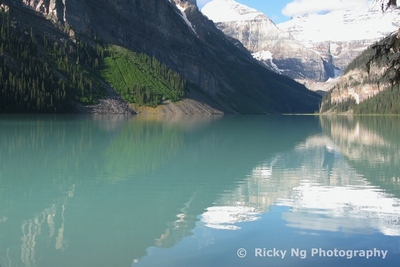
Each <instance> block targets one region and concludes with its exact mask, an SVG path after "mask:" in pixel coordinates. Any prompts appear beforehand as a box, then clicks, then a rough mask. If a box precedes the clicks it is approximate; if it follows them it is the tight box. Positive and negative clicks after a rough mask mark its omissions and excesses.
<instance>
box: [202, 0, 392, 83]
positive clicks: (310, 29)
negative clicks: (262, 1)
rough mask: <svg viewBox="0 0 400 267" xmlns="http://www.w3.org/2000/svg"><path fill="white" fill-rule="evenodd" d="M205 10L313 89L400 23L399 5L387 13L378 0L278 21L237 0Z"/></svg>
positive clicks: (224, 28)
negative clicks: (368, 3)
mask: <svg viewBox="0 0 400 267" xmlns="http://www.w3.org/2000/svg"><path fill="white" fill-rule="evenodd" d="M221 10H224V12H221ZM201 11H202V12H203V13H204V14H205V15H206V16H207V17H209V18H210V19H212V20H213V21H214V23H215V24H216V26H217V27H218V28H219V29H221V30H222V31H223V32H225V33H226V34H227V35H229V36H232V37H234V38H237V39H238V40H240V41H241V42H242V43H243V45H244V46H245V47H246V48H247V49H249V51H251V52H252V53H253V56H254V57H255V58H257V59H259V60H260V61H261V62H263V63H265V64H266V65H268V66H269V68H270V69H272V70H275V71H276V72H279V73H282V74H284V75H287V76H289V77H291V78H293V79H296V80H297V81H299V82H301V83H305V84H307V87H308V88H313V90H318V89H323V90H327V89H329V88H330V87H331V86H332V84H331V80H332V79H330V78H336V77H338V76H340V75H341V73H342V72H343V70H344V69H345V68H346V66H347V65H348V64H349V63H350V62H351V60H353V59H354V58H355V57H356V56H358V55H359V54H360V53H361V52H362V51H363V50H364V49H366V48H367V47H368V46H369V45H372V44H373V43H374V42H376V41H378V40H380V39H382V38H383V37H385V36H387V35H388V34H389V33H391V32H393V31H395V30H397V29H398V28H399V26H400V16H399V11H398V10H393V11H388V12H387V13H385V14H383V13H382V11H381V9H380V6H379V5H378V4H376V3H371V4H370V5H369V6H366V7H364V8H360V9H357V10H338V11H332V12H329V13H325V14H308V15H303V16H296V17H293V18H292V19H291V20H289V21H288V22H285V23H281V24H278V25H275V24H274V23H273V22H272V21H271V20H270V19H269V18H268V17H267V16H266V15H264V14H262V13H261V12H259V11H257V10H255V9H252V8H249V7H247V6H245V5H242V4H239V3H237V2H235V1H233V0H213V1H211V2H209V3H208V4H206V5H205V6H204V7H203V8H202V10H201ZM326 81H328V82H327V83H325V82H326ZM321 82H322V83H321Z"/></svg>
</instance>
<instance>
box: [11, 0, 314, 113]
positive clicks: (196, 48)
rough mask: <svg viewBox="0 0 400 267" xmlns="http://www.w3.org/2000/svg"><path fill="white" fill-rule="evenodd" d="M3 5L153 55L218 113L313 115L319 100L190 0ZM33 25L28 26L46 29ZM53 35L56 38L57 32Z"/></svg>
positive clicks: (43, 0) (41, 0) (52, 0)
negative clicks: (267, 64) (273, 69)
mask: <svg viewBox="0 0 400 267" xmlns="http://www.w3.org/2000/svg"><path fill="white" fill-rule="evenodd" d="M5 2H6V3H8V4H9V5H11V6H13V7H14V8H16V10H18V12H20V13H21V12H27V10H28V11H29V10H31V11H33V12H34V13H35V14H38V15H40V16H43V17H45V18H47V19H48V20H50V21H52V22H53V24H54V25H56V26H57V27H58V29H61V31H63V32H65V31H69V33H70V35H73V34H81V35H85V36H87V37H90V38H100V39H101V40H103V41H104V42H108V43H112V44H118V45H122V46H125V47H127V48H129V49H131V50H133V51H138V52H144V53H146V54H148V55H150V56H153V57H155V58H157V59H158V60H160V61H161V62H162V63H164V64H166V65H167V66H168V67H170V68H171V69H173V70H175V71H177V72H179V73H180V74H181V75H182V76H183V77H184V78H186V80H187V81H188V83H189V84H190V85H191V89H190V92H189V94H188V97H191V96H192V95H198V94H200V95H202V99H208V101H209V104H210V105H212V106H213V107H214V108H217V109H219V110H221V111H223V112H228V113H237V112H238V113H271V112H272V113H274V112H312V111H313V110H315V108H316V107H317V106H318V102H319V101H320V99H319V97H318V96H317V95H315V94H314V93H312V92H310V91H309V90H307V89H306V88H305V87H304V86H302V85H300V84H298V83H295V82H293V81H291V80H290V79H287V78H285V77H283V76H280V75H276V74H274V73H272V72H270V71H267V70H266V69H265V68H263V67H262V66H261V65H260V64H259V63H258V62H257V61H256V60H254V59H253V58H252V56H251V55H250V53H249V52H248V51H247V50H245V49H244V48H243V47H240V45H239V47H237V46H235V45H234V43H233V42H234V40H232V39H231V38H228V37H226V36H225V35H224V34H223V33H222V32H221V31H219V30H218V29H216V28H215V26H214V24H213V23H212V21H210V20H208V19H207V18H206V17H204V16H203V15H202V14H201V13H200V12H199V10H198V9H197V6H196V5H195V1H193V0H191V1H178V0H176V1H168V0H146V1H144V0H127V1H122V0H96V1H94V0H81V1H78V0H20V1H17V2H15V1H5ZM27 23H29V22H27ZM38 23H39V22H38ZM39 24H40V23H39ZM39 24H36V25H35V24H32V26H33V27H35V28H36V29H37V30H42V31H46V29H44V28H43V25H44V24H40V25H39ZM51 33H52V36H53V38H55V39H57V38H58V37H57V36H58V35H57V32H56V31H53V30H52V31H51ZM191 92H192V93H193V94H192V93H191Z"/></svg>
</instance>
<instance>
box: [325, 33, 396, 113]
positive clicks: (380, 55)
mask: <svg viewBox="0 0 400 267" xmlns="http://www.w3.org/2000/svg"><path fill="white" fill-rule="evenodd" d="M398 44H399V39H398V37H397V34H392V35H390V36H388V37H386V38H384V39H382V40H381V41H379V42H377V43H376V44H374V45H373V46H371V47H369V48H368V49H366V50H364V51H363V52H362V53H361V54H360V55H359V56H358V57H356V58H355V59H354V60H353V61H352V62H351V63H350V64H349V66H348V67H347V68H346V70H345V73H344V74H343V75H342V76H341V77H340V78H339V79H338V81H337V83H336V84H335V85H334V87H333V88H332V89H331V90H330V91H329V92H328V93H327V94H326V96H325V98H324V100H323V102H322V104H321V111H322V112H336V110H335V108H336V105H338V104H343V105H346V103H348V102H350V101H352V102H354V103H355V104H360V103H361V102H363V101H365V100H368V99H370V98H372V97H374V96H376V95H377V94H379V93H381V92H382V91H384V90H386V89H388V88H390V87H391V85H392V82H391V79H392V78H393V77H392V76H391V74H392V73H393V71H395V70H396V65H395V64H394V62H396V60H397V59H398V58H399V56H400V50H399V49H398ZM392 67H395V68H394V69H393V68H392ZM388 70H390V71H388ZM381 104H382V105H384V104H385V103H381ZM349 108H350V107H347V109H349ZM346 111H347V110H346Z"/></svg>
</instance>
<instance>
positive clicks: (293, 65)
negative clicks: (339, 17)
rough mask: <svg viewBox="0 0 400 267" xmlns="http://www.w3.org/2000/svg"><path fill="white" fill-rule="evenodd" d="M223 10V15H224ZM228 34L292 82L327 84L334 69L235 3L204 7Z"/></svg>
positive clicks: (224, 1) (225, 1)
mask: <svg viewBox="0 0 400 267" xmlns="http://www.w3.org/2000/svg"><path fill="white" fill-rule="evenodd" d="M222 10H223V12H222ZM201 11H202V13H203V14H205V15H206V16H207V17H208V18H210V19H211V20H213V21H214V23H215V25H216V26H217V28H219V29H220V30H222V31H223V32H224V33H225V34H226V35H228V36H230V37H232V38H235V39H238V40H239V41H240V42H241V43H242V44H243V45H244V46H245V47H246V48H247V49H248V50H249V51H250V52H251V53H252V54H253V56H254V57H255V58H256V59H258V60H259V61H261V62H263V63H264V64H265V65H266V66H268V68H269V69H271V70H273V71H276V72H278V73H280V74H283V75H286V76H289V77H291V78H293V79H311V80H314V81H326V80H327V79H328V78H330V77H333V76H334V71H333V66H332V65H330V63H329V61H328V60H329V58H328V60H326V59H324V58H322V57H321V55H319V54H318V53H316V52H315V51H313V50H311V49H309V48H306V47H305V46H304V45H303V44H301V43H300V42H299V41H296V40H295V39H294V38H293V37H292V36H291V35H290V34H289V33H288V32H286V31H284V30H281V29H279V28H278V27H277V26H276V25H275V24H274V23H273V22H272V21H271V20H270V19H269V18H268V17H267V16H266V15H264V14H263V13H261V12H259V11H257V10H255V9H252V8H249V7H247V6H245V5H242V4H239V3H237V2H235V1H234V0H214V1H211V2H210V3H208V4H206V5H205V6H204V7H203V8H202V10H201Z"/></svg>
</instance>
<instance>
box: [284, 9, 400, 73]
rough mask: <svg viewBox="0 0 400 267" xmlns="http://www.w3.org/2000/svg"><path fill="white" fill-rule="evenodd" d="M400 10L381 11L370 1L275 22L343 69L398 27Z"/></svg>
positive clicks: (306, 45) (399, 25)
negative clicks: (350, 8) (355, 7)
mask: <svg viewBox="0 0 400 267" xmlns="http://www.w3.org/2000/svg"><path fill="white" fill-rule="evenodd" d="M360 5H361V4H360ZM399 14H400V12H399V11H398V10H390V11H388V12H386V13H384V14H383V13H382V11H381V8H380V5H378V4H377V3H376V2H375V1H371V3H370V4H368V5H366V6H364V7H361V8H360V9H356V10H355V9H352V10H338V11H332V12H330V13H327V14H322V15H319V14H310V15H303V16H296V17H293V18H292V19H291V20H290V21H287V22H285V23H281V24H278V25H277V26H278V27H279V28H280V29H282V30H284V31H286V32H288V33H289V34H290V35H291V36H293V38H295V39H296V40H298V41H299V42H300V43H301V44H303V45H304V46H305V47H307V48H309V49H312V50H314V51H317V52H318V53H319V54H320V55H321V57H322V58H323V59H324V60H325V61H326V62H329V63H331V64H332V65H334V66H335V67H336V68H338V69H339V70H341V71H343V70H344V69H345V68H346V66H347V65H348V64H349V63H350V62H351V61H352V60H353V59H354V58H356V57H357V56H358V55H360V54H361V52H362V51H364V50H365V49H366V48H367V47H368V46H370V45H372V44H373V43H375V42H376V41H379V40H381V39H382V38H384V37H386V36H388V35H389V34H390V33H392V32H394V31H397V29H398V28H399V27H400V16H399Z"/></svg>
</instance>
